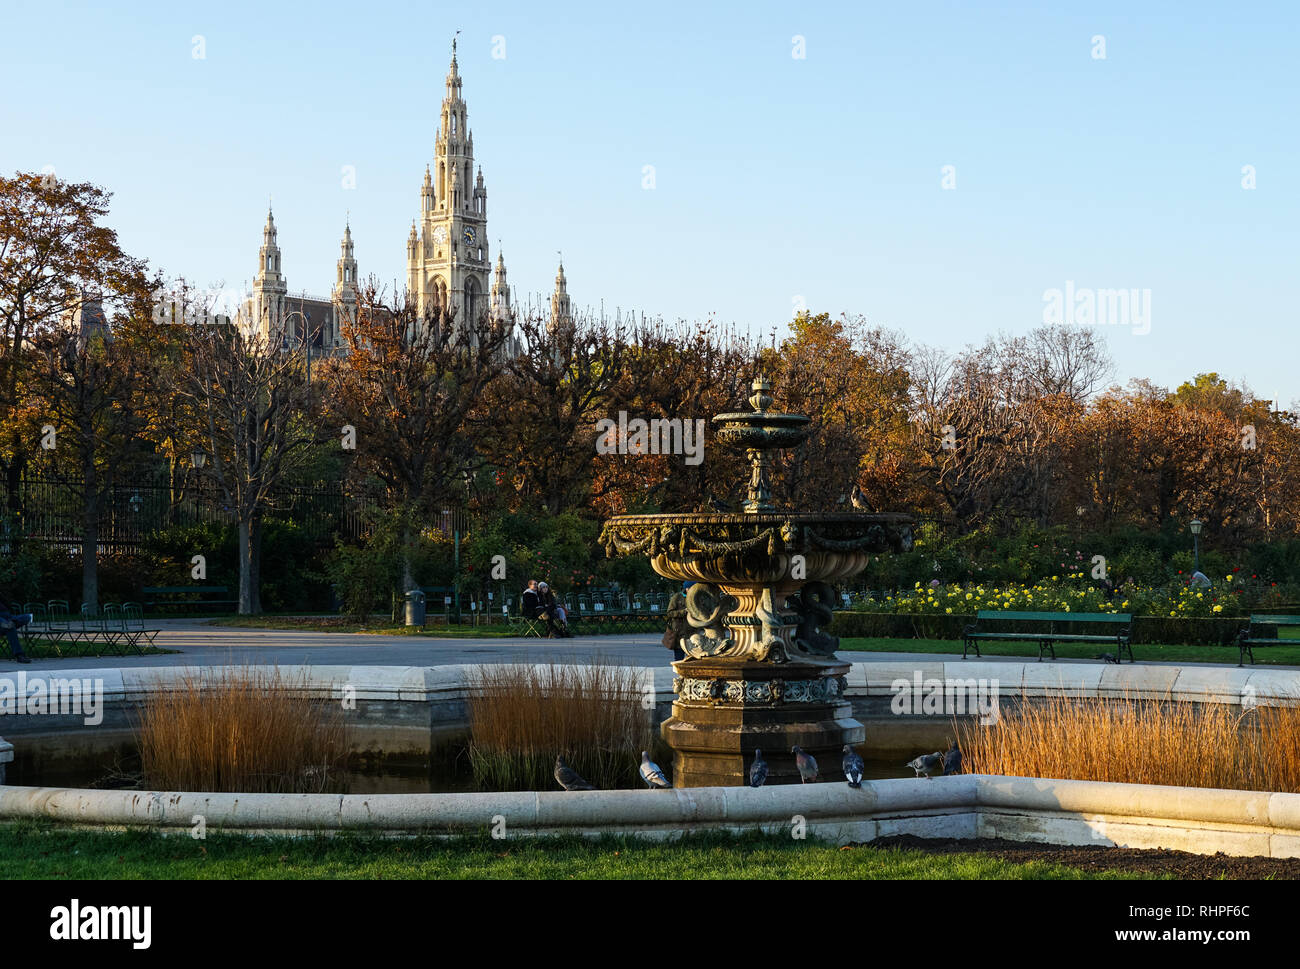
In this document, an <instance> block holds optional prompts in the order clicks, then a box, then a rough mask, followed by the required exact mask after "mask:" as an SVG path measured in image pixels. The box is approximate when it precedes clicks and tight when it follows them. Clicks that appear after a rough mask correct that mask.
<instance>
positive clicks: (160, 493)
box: [0, 473, 470, 552]
mask: <svg viewBox="0 0 1300 969" xmlns="http://www.w3.org/2000/svg"><path fill="white" fill-rule="evenodd" d="M159 478H161V480H159ZM15 506H16V508H17V509H18V512H17V514H16V515H0V550H2V551H4V552H8V551H9V550H10V548H9V546H10V543H9V538H10V536H11V535H13V534H15V533H16V534H18V535H21V536H22V537H23V539H24V540H25V541H34V542H42V543H45V544H49V545H56V546H66V547H67V548H69V549H70V550H73V549H79V548H80V546H81V543H82V539H83V535H84V533H85V511H84V499H83V485H82V482H81V481H80V480H78V479H76V478H67V477H59V476H52V475H27V476H24V477H23V478H22V479H21V480H20V483H19V489H18V495H17V501H16V502H9V503H8V507H10V508H12V507H15ZM379 507H380V501H379V497H378V496H377V495H375V494H371V493H364V492H362V493H351V492H349V491H348V490H347V489H346V488H345V487H344V486H343V484H342V483H336V482H318V483H316V484H312V485H307V486H300V487H286V488H279V489H276V490H275V491H274V492H273V493H272V494H271V497H270V500H269V501H268V503H267V506H266V517H267V518H268V519H279V520H282V521H293V522H294V523H295V524H296V525H297V526H298V527H299V528H301V529H303V531H304V533H305V535H306V536H307V537H308V538H309V539H310V540H314V541H317V542H320V543H321V544H328V543H329V542H331V541H332V540H333V538H334V536H335V535H341V536H343V537H346V538H352V539H356V538H361V537H363V536H365V534H366V533H367V532H368V530H369V528H370V523H371V521H372V516H373V513H374V512H375V511H376V510H377V509H378V508H379ZM469 520H470V518H469V513H468V510H467V509H466V508H464V507H463V506H460V507H444V508H442V509H440V510H439V511H438V512H435V513H434V514H433V515H432V516H431V521H430V525H431V526H432V527H433V528H436V529H439V530H440V531H442V532H444V533H446V534H447V536H448V537H451V536H452V535H453V533H455V532H457V531H459V532H460V534H461V536H462V537H463V536H464V535H465V534H466V533H467V532H468V530H469ZM235 522H236V516H235V513H234V510H233V509H232V508H231V507H230V506H229V505H228V504H227V503H226V502H225V500H224V499H223V497H222V496H221V494H220V492H219V491H218V490H216V489H215V487H213V486H212V485H211V484H210V483H206V484H205V483H200V484H195V483H188V484H186V485H185V486H184V487H179V488H178V487H176V486H174V485H173V484H171V483H170V482H169V481H168V480H167V475H166V474H165V473H164V474H162V475H161V476H157V477H154V478H153V479H148V478H145V479H142V480H137V481H132V482H130V483H125V484H116V485H113V486H112V487H110V488H108V489H107V491H106V492H105V494H104V498H103V502H102V504H101V506H100V509H99V514H98V515H97V525H98V530H99V542H98V544H99V548H100V550H101V551H134V550H137V549H139V548H140V547H141V546H142V545H143V544H145V543H146V542H147V541H148V540H149V538H150V537H151V536H153V535H155V534H157V533H159V532H163V531H166V530H169V529H174V528H182V527H186V526H193V525H200V524H204V523H216V524H224V525H232V524H235Z"/></svg>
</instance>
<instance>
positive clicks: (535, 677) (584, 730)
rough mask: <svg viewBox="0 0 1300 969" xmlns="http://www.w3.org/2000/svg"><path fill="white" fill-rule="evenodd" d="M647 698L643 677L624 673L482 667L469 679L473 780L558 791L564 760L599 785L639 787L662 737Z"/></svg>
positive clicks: (489, 786)
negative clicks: (559, 759) (646, 757)
mask: <svg viewBox="0 0 1300 969" xmlns="http://www.w3.org/2000/svg"><path fill="white" fill-rule="evenodd" d="M641 700H642V687H641V681H640V677H639V676H638V675H637V672H636V671H635V670H631V669H627V668H625V667H615V666H606V665H591V666H578V665H553V666H530V665H517V664H506V665H500V666H497V665H493V666H480V667H479V668H478V669H477V670H475V672H474V673H473V674H472V676H471V678H470V704H469V707H470V747H469V755H470V764H471V766H472V768H473V771H474V778H475V782H476V783H477V784H478V785H479V786H480V787H481V788H483V789H485V790H498V791H503V790H535V791H550V790H556V789H557V785H556V782H555V777H554V774H553V772H554V769H555V758H556V755H557V754H562V755H563V756H564V757H565V759H566V760H567V761H568V762H569V766H570V767H572V768H573V769H574V770H576V771H577V772H578V773H579V774H581V775H582V776H583V777H584V778H586V780H587V781H588V782H589V783H590V784H592V785H593V786H594V787H597V788H602V789H609V788H626V787H635V786H639V784H640V780H639V778H638V775H637V769H638V768H639V767H640V765H641V751H642V750H650V751H653V749H654V747H653V744H654V742H655V740H656V739H657V734H656V732H655V731H654V729H653V727H652V726H651V724H650V718H649V715H648V713H647V711H646V710H645V709H644V707H643V706H642V703H641ZM661 763H662V762H661ZM665 769H667V767H666V766H665Z"/></svg>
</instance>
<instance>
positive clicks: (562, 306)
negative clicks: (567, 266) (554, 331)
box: [551, 256, 573, 326]
mask: <svg viewBox="0 0 1300 969" xmlns="http://www.w3.org/2000/svg"><path fill="white" fill-rule="evenodd" d="M572 305H573V304H572V302H571V300H570V299H569V288H568V283H567V280H565V278H564V257H563V256H561V257H560V268H559V270H558V271H557V272H556V273H555V292H554V293H553V294H551V325H552V326H554V325H555V324H557V323H559V322H560V321H561V320H569V319H571V318H572V316H573V309H572Z"/></svg>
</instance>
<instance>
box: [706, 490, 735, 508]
mask: <svg viewBox="0 0 1300 969" xmlns="http://www.w3.org/2000/svg"><path fill="white" fill-rule="evenodd" d="M709 507H710V508H712V509H713V510H714V511H731V510H732V508H731V506H730V505H729V504H727V503H726V502H725V501H722V500H720V499H718V498H715V497H714V496H713V493H712V492H710V493H709Z"/></svg>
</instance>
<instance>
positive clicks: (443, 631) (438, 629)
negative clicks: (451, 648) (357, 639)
mask: <svg viewBox="0 0 1300 969" xmlns="http://www.w3.org/2000/svg"><path fill="white" fill-rule="evenodd" d="M208 624H209V625H212V626H233V627H235V628H238V629H302V630H310V631H311V632H317V633H368V634H370V635H376V636H433V637H437V638H449V639H465V638H467V637H473V638H476V639H477V638H482V639H497V638H501V639H504V638H508V637H511V636H517V635H518V633H516V632H514V631H513V630H512V629H511V628H510V626H508V625H507V624H505V623H493V624H492V625H481V626H472V625H469V624H468V623H461V624H459V625H458V624H455V623H452V624H451V625H447V626H443V625H436V626H435V625H429V626H425V627H424V628H423V629H421V628H420V627H418V626H407V625H405V624H401V625H398V624H395V623H393V622H392V620H390V619H374V620H372V621H370V622H367V623H359V622H353V621H351V620H347V619H344V618H342V617H341V616H338V615H333V614H330V615H319V616H304V615H294V616H268V615H261V616H222V617H221V618H218V619H213V620H210V621H209V623H208Z"/></svg>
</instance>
